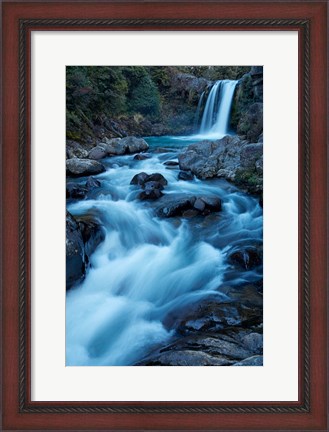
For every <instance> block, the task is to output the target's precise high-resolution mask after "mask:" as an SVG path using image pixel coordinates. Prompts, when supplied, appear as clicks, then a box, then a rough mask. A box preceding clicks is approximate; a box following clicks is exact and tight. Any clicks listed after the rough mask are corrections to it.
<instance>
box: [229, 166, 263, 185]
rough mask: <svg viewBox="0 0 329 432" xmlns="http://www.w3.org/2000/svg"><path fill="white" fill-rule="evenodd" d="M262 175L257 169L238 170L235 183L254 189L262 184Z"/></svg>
mask: <svg viewBox="0 0 329 432" xmlns="http://www.w3.org/2000/svg"><path fill="white" fill-rule="evenodd" d="M262 181H263V180H262V177H261V176H260V175H259V174H258V173H257V171H256V168H255V169H245V170H242V169H240V170H237V172H236V174H235V184H237V185H240V186H243V187H247V188H248V189H254V188H255V187H257V186H258V185H260V184H262Z"/></svg>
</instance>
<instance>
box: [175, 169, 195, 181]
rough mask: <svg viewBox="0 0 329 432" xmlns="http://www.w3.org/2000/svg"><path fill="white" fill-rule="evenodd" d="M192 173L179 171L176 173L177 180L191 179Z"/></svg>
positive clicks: (192, 177)
mask: <svg viewBox="0 0 329 432" xmlns="http://www.w3.org/2000/svg"><path fill="white" fill-rule="evenodd" d="M193 179H194V175H193V174H192V173H191V172H189V171H179V173H178V180H185V181H187V180H193Z"/></svg>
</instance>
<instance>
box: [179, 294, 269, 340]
mask: <svg viewBox="0 0 329 432" xmlns="http://www.w3.org/2000/svg"><path fill="white" fill-rule="evenodd" d="M262 316H263V315H262V308H261V306H256V305H253V306H247V305H245V304H242V303H239V302H219V301H212V300H208V301H204V302H202V303H200V304H197V305H195V306H191V307H190V310H189V311H187V312H186V314H185V315H184V314H183V315H182V316H181V317H180V318H179V319H178V320H177V321H176V322H175V323H174V324H173V323H172V324H171V326H174V327H175V328H176V329H177V331H178V332H179V333H180V334H182V335H186V334H190V333H194V332H208V333H209V332H218V331H219V330H223V329H225V328H228V327H250V326H251V325H256V324H258V323H260V322H262Z"/></svg>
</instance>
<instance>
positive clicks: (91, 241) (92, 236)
mask: <svg viewBox="0 0 329 432" xmlns="http://www.w3.org/2000/svg"><path fill="white" fill-rule="evenodd" d="M79 228H80V231H81V234H82V239H83V242H84V251H85V264H86V265H87V264H88V263H89V259H90V257H91V255H92V254H93V253H94V252H95V250H96V248H97V247H98V246H99V245H100V244H101V243H102V242H103V240H104V239H105V234H104V231H103V229H102V228H101V226H100V225H99V224H98V223H97V222H95V221H93V220H91V219H89V218H84V219H83V220H80V221H79Z"/></svg>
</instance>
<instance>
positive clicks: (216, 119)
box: [199, 80, 238, 138]
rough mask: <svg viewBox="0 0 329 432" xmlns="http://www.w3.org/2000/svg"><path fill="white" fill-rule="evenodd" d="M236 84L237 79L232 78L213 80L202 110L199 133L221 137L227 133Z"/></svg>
mask: <svg viewBox="0 0 329 432" xmlns="http://www.w3.org/2000/svg"><path fill="white" fill-rule="evenodd" d="M237 84H238V81H234V80H219V81H216V82H215V84H214V85H213V87H212V88H211V90H210V93H209V95H208V98H207V102H206V106H205V109H204V112H203V116H202V120H201V126H200V131H199V133H200V135H209V136H212V137H214V138H222V137H223V136H225V135H227V134H228V132H229V123H230V114H231V108H232V102H233V97H234V92H235V88H236V86H237ZM201 97H202V96H201ZM200 99H201V98H200Z"/></svg>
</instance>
